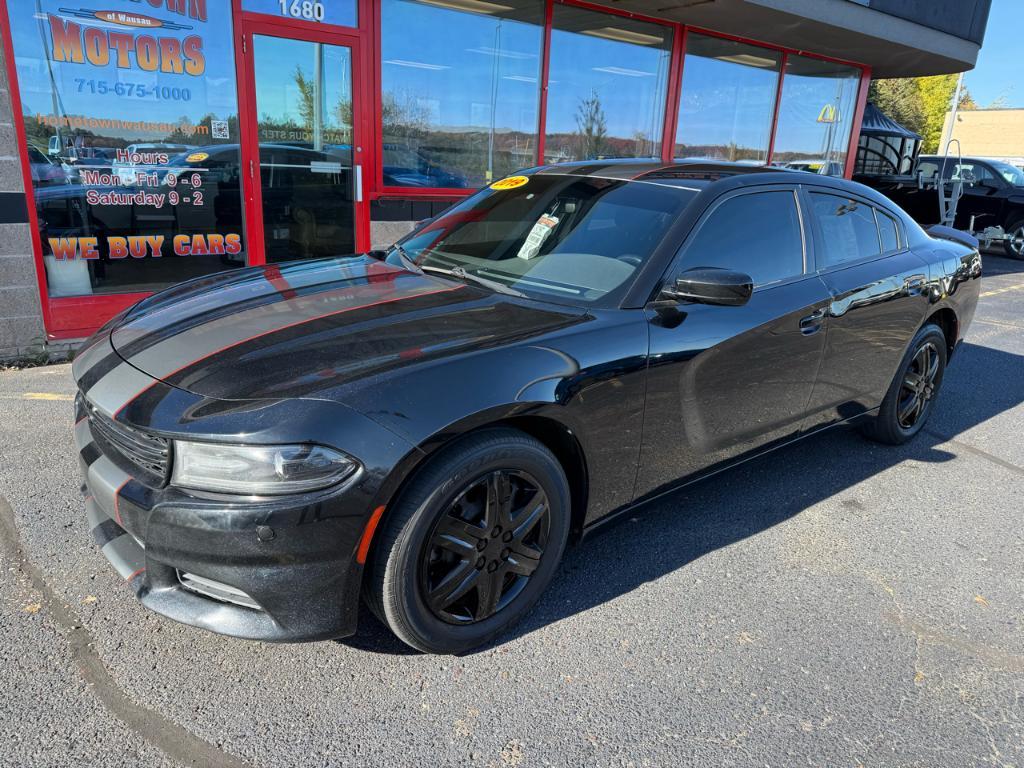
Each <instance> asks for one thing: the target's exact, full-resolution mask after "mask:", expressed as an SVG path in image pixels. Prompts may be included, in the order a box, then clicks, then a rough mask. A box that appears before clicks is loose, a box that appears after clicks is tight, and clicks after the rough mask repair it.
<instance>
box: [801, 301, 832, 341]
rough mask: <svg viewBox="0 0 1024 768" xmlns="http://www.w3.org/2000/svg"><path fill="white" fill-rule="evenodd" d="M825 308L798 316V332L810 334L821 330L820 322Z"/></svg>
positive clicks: (824, 313) (823, 318)
mask: <svg viewBox="0 0 1024 768" xmlns="http://www.w3.org/2000/svg"><path fill="white" fill-rule="evenodd" d="M825 315H826V310H825V308H824V307H822V308H821V309H816V310H815V311H814V312H812V313H811V314H809V315H807V316H806V317H801V318H800V333H802V334H803V335H804V336H810V335H812V334H815V333H817V332H818V331H820V330H821V324H822V323H823V322H824V320H825Z"/></svg>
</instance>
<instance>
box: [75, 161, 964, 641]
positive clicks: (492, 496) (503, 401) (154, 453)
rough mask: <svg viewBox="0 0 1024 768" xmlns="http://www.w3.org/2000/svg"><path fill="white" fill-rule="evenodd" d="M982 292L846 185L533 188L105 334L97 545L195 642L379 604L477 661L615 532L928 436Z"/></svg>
mask: <svg viewBox="0 0 1024 768" xmlns="http://www.w3.org/2000/svg"><path fill="white" fill-rule="evenodd" d="M939 235H941V237H940V236H939ZM980 276H981V259H980V257H979V255H978V252H977V248H976V243H974V242H972V241H971V239H970V238H968V237H964V236H962V235H959V234H958V233H956V232H953V231H951V230H948V231H943V232H941V233H939V234H938V235H936V236H933V235H930V234H928V233H926V232H924V231H923V230H922V229H921V228H920V227H919V226H918V225H917V224H915V223H914V221H913V220H912V219H910V218H909V217H908V216H907V215H906V214H904V213H903V212H902V211H901V210H900V209H898V208H897V207H895V206H894V205H893V203H891V202H890V201H889V200H888V199H886V198H884V197H882V196H881V195H879V194H878V193H876V192H874V191H872V190H870V189H868V188H866V187H863V186H860V185H857V184H853V183H850V182H847V181H843V180H837V179H830V178H826V177H823V176H814V177H812V176H809V175H807V174H798V173H795V172H792V171H786V170H778V169H765V168H751V167H744V166H738V165H736V166H734V165H717V164H716V165H709V164H693V163H691V164H679V165H662V164H655V163H650V162H640V161H626V162H601V163H590V164H575V165H573V164H570V165H560V166H557V167H543V168H538V169H533V170H530V171H524V172H523V173H522V174H521V175H517V176H513V177H509V178H506V179H503V180H501V181H498V182H496V183H494V184H492V185H491V186H490V187H489V188H487V189H484V190H482V191H480V192H479V193H477V194H475V195H473V196H472V197H470V198H468V199H466V200H465V201H464V202H462V203H461V204H459V205H456V206H455V207H453V208H452V209H450V210H449V211H448V212H446V213H444V214H443V215H441V216H439V217H438V218H436V219H434V220H432V221H428V222H425V223H423V224H422V225H421V226H420V227H419V228H418V229H416V230H415V231H414V232H412V233H411V234H410V235H409V236H408V237H406V238H405V239H404V240H403V241H401V242H400V243H399V244H398V245H395V246H394V247H393V248H392V249H391V250H389V251H388V252H386V253H385V252H379V253H371V254H366V255H361V256H349V257H342V258H330V259H322V260H316V261H306V262H294V263H291V264H289V265H287V266H281V267H272V268H263V267H256V268H249V269H240V270H236V271H230V272H224V273H221V274H218V275H214V276H211V277H204V278H201V279H197V280H193V281H191V282H188V283H184V284H182V285H179V286H176V287H174V288H171V289H169V290H166V291H164V292H162V293H159V294H156V295H154V296H152V297H150V298H148V299H145V300H143V301H141V302H139V303H138V304H136V305H135V306H134V307H132V308H131V309H129V310H127V311H125V312H124V313H122V314H121V315H119V316H118V317H116V318H114V319H113V320H111V321H110V322H109V323H108V324H107V325H106V326H105V327H103V328H102V329H101V330H100V331H99V332H97V334H96V335H95V336H94V337H93V338H92V339H91V340H90V341H89V342H88V343H87V344H86V345H85V346H84V348H83V349H82V351H81V352H80V353H79V355H78V356H77V358H76V359H75V362H74V367H73V370H74V376H75V379H76V381H77V384H78V389H79V395H78V398H77V404H76V407H77V412H78V419H77V423H76V426H75V439H76V442H77V447H78V451H79V454H80V457H81V464H82V469H83V472H84V473H85V486H84V490H85V493H86V495H87V498H86V507H87V510H88V519H89V522H90V526H91V528H92V532H93V534H94V536H95V538H96V540H97V542H98V544H99V545H100V546H101V547H102V551H103V553H104V554H105V555H106V557H107V558H108V559H109V560H110V562H111V563H112V564H113V566H114V568H115V569H116V570H117V571H118V572H119V573H120V574H121V575H122V576H123V577H124V578H125V579H126V580H127V581H128V582H129V583H130V585H131V587H132V588H133V589H134V591H135V593H136V594H137V595H138V597H139V599H140V600H141V601H142V603H143V604H144V605H145V606H147V607H149V608H151V609H152V610H154V611H156V612H158V613H161V614H163V615H165V616H168V617H170V618H173V619H176V620H178V621H181V622H185V623H187V624H191V625H194V626H198V627H203V628H206V629H210V630H213V631H215V632H222V633H225V634H228V635H235V636H238V637H245V638H253V639H259V640H271V641H298V640H316V639H323V638H334V637H341V636H345V635H351V634H352V633H354V632H355V630H356V616H357V610H358V605H359V600H360V596H362V597H363V598H365V600H366V601H367V603H368V604H369V606H370V607H371V608H372V610H373V611H374V612H375V613H376V614H377V615H378V616H379V617H380V618H381V619H382V620H383V621H384V622H386V623H387V624H388V626H390V627H391V628H392V630H394V632H395V633H396V634H397V635H398V636H399V637H400V638H401V639H402V640H404V641H405V642H406V643H408V644H409V645H411V646H414V647H415V648H418V649H421V650H423V651H432V652H442V653H453V652H461V651H465V650H467V649H470V648H473V647H475V646H478V645H480V644H482V643H485V642H487V641H488V640H490V639H492V638H494V637H495V636H496V635H498V634H499V633H500V632H502V631H503V630H504V629H506V628H507V627H508V626H509V625H510V624H512V623H513V622H515V621H516V620H517V619H519V618H520V617H522V616H523V614H524V613H526V612H527V611H528V610H529V609H530V607H531V606H532V605H533V604H534V602H535V601H536V600H537V599H538V597H539V596H540V594H541V593H542V592H543V590H544V588H545V587H546V586H547V585H548V583H549V582H550V581H551V579H552V576H553V574H554V573H555V570H556V568H557V566H558V562H559V559H560V558H561V557H562V553H563V551H564V549H565V547H566V544H567V542H568V541H569V540H570V539H575V538H577V537H579V536H580V535H582V534H583V533H584V532H586V531H588V530H590V529H592V528H593V527H594V526H596V525H598V524H599V523H602V522H604V521H606V520H608V519H610V518H611V517H612V516H613V515H614V514H615V513H617V512H621V511H623V510H625V509H629V508H631V507H633V506H635V505H638V504H641V503H643V502H645V501H648V500H650V499H652V498H655V497H657V496H659V495H661V494H664V493H667V492H669V491H671V490H672V489H674V488H678V487H679V486H680V485H681V484H684V483H689V482H692V481H694V480H695V479H698V478H700V477H702V476H706V475H708V474H710V473H713V472H717V471H719V470H721V469H723V468H724V467H726V466H728V465H730V464H735V463H736V462H739V461H743V460H746V459H749V458H751V457H753V456H756V455H757V454H760V453H763V452H765V451H767V450H770V449H773V448H776V447H778V446H780V445H782V444H784V443H787V442H791V441H793V440H796V439H799V438H802V437H805V436H807V435H811V434H813V433H815V432H818V431H820V430H823V429H826V428H828V427H832V426H835V425H838V424H845V423H853V422H856V423H858V424H859V425H861V427H862V428H863V429H864V430H865V431H866V432H867V434H868V435H870V436H872V437H874V438H876V439H878V440H880V441H882V442H887V443H901V442H903V441H905V440H908V439H910V438H912V437H913V436H914V435H915V434H916V433H917V432H919V431H920V430H921V428H922V426H923V425H924V423H925V421H926V420H927V419H928V416H929V414H930V413H931V411H932V410H933V408H934V407H935V400H936V395H937V394H938V391H939V388H940V386H941V384H942V377H943V372H944V370H945V367H946V365H947V363H948V362H949V360H950V358H951V357H952V356H953V355H954V354H955V352H956V349H957V346H958V345H959V344H960V342H961V340H962V339H963V336H964V332H965V331H966V329H967V326H968V324H969V323H970V321H971V317H972V315H973V313H974V309H975V305H976V303H977V299H978V292H979V284H980V279H979V278H980ZM851 450H856V448H855V447H853V448H851ZM721 482H728V480H727V479H723V480H722V481H721Z"/></svg>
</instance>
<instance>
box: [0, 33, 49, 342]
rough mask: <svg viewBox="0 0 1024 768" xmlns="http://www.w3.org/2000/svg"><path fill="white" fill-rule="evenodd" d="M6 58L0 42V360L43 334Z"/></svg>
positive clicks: (44, 336)
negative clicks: (4, 61) (5, 64)
mask: <svg viewBox="0 0 1024 768" xmlns="http://www.w3.org/2000/svg"><path fill="white" fill-rule="evenodd" d="M6 56H7V52H6V51H5V50H3V45H2V43H0V360H8V359H11V358H17V357H20V356H22V355H26V354H30V353H32V352H38V351H39V349H40V345H41V344H43V342H44V340H45V338H46V332H45V330H44V328H43V316H42V310H41V309H40V306H39V287H38V283H37V280H36V265H35V258H34V257H33V255H32V237H31V232H30V230H29V225H28V222H27V221H24V219H25V203H24V195H25V185H24V182H23V180H22V176H21V157H20V155H21V153H20V152H19V151H18V141H17V138H16V135H15V130H14V121H13V119H12V114H11V93H10V89H9V87H8V83H7V70H6V67H5V66H4V64H3V60H4V57H6ZM5 222H6V223H5Z"/></svg>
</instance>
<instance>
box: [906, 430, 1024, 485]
mask: <svg viewBox="0 0 1024 768" xmlns="http://www.w3.org/2000/svg"><path fill="white" fill-rule="evenodd" d="M921 431H922V432H924V433H925V434H926V435H931V436H932V437H934V438H935V439H937V440H942V441H944V442H946V443H949V444H950V445H955V446H956V447H957V448H960V449H961V450H964V451H967V453H970V454H973V455H975V456H977V457H978V458H980V459H985V460H987V461H990V462H992V463H993V464H996V465H998V466H1000V467H1002V468H1003V469H1008V470H1010V471H1011V472H1014V473H1016V474H1018V475H1024V467H1018V466H1017V465H1016V464H1013V463H1012V462H1009V461H1007V460H1006V459H1001V458H999V457H998V456H996V455H995V454H992V453H989V452H988V451H985V450H982V449H981V448H976V447H974V446H973V445H970V444H969V443H965V442H964V441H963V440H958V439H957V438H955V437H950V436H949V435H944V434H942V433H941V432H938V431H936V430H934V429H922V430H921Z"/></svg>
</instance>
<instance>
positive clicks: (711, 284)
mask: <svg viewBox="0 0 1024 768" xmlns="http://www.w3.org/2000/svg"><path fill="white" fill-rule="evenodd" d="M753 293H754V280H753V279H752V278H751V277H750V275H746V274H744V273H742V272H733V271H732V270H729V269H717V268H714V267H697V268H695V269H689V270H687V271H686V272H683V273H682V274H681V275H679V277H677V278H676V281H675V283H674V284H673V285H671V286H666V287H665V288H664V289H663V290H662V295H663V296H664V297H665V298H669V299H672V300H673V301H689V302H693V303H695V304H715V305H718V306H722V307H742V306H743V305H744V304H746V303H747V302H748V301H750V297H751V295H752V294H753Z"/></svg>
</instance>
